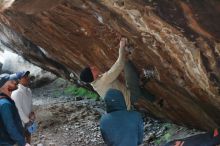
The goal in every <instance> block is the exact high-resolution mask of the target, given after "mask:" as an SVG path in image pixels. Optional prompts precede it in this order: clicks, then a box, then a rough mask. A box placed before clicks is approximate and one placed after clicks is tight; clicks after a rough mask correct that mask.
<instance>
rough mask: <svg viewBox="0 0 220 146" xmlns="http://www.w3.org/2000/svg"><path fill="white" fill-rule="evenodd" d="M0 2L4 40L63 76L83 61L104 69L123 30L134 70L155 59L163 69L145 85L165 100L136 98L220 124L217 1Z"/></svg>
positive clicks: (204, 123) (191, 119) (159, 111)
mask: <svg viewBox="0 0 220 146" xmlns="http://www.w3.org/2000/svg"><path fill="white" fill-rule="evenodd" d="M1 8H2V12H1V14H0V21H1V25H0V29H1V32H0V36H1V37H0V39H1V42H2V43H3V44H4V45H6V46H7V47H9V48H11V49H12V50H14V51H15V52H17V53H19V54H22V55H23V56H24V57H25V58H26V59H28V60H30V61H31V62H33V63H34V64H37V65H39V66H41V67H43V68H44V69H47V70H50V71H53V72H55V73H56V74H59V75H62V76H66V77H68V76H69V73H70V72H74V73H76V74H78V73H79V72H80V70H81V69H82V68H83V67H85V66H87V65H88V64H93V65H96V66H98V67H100V69H101V70H102V71H105V70H107V69H108V68H109V67H110V66H111V65H112V64H113V63H114V61H115V60H116V58H117V55H118V54H117V52H118V49H117V48H118V42H119V39H120V37H121V36H122V35H123V36H127V37H128V38H129V39H130V40H131V42H132V43H133V44H134V46H135V48H136V49H135V52H134V63H135V64H136V66H137V67H138V69H139V71H141V69H142V68H144V67H146V66H147V65H154V66H155V67H156V68H157V69H158V71H159V73H160V79H161V80H160V81H157V82H154V81H151V82H150V83H149V84H148V85H147V86H146V88H148V89H149V90H150V91H152V93H154V94H155V95H157V97H163V98H164V100H165V103H164V107H163V108H160V107H159V106H157V105H154V104H151V103H148V101H143V102H141V103H140V104H142V105H143V106H145V107H146V109H148V110H150V111H151V112H152V113H153V114H154V115H156V116H157V117H160V118H162V119H169V120H172V121H174V122H175V123H179V124H185V125H188V126H192V127H197V128H201V129H210V128H214V127H218V126H220V114H219V112H220V73H219V72H220V44H219V39H220V28H219V26H220V19H219V16H220V2H219V1H217V0H203V1H193V0H187V1H185V0H163V1H159V0H148V1H147V0H135V1H134V0H100V1H98V0H74V1H70V0H56V1H54V0H44V1H41V0H17V1H15V2H14V3H13V4H12V5H11V7H8V8H4V6H2V7H1ZM9 28H10V29H9ZM15 32H16V33H15Z"/></svg>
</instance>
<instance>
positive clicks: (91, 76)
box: [80, 66, 101, 83]
mask: <svg viewBox="0 0 220 146" xmlns="http://www.w3.org/2000/svg"><path fill="white" fill-rule="evenodd" d="M100 74H101V72H100V70H99V69H98V68H97V67H96V66H92V67H86V68H84V69H83V70H82V72H81V73H80V80H81V81H83V82H86V83H91V82H93V81H94V80H96V79H97V78H98V77H99V75H100Z"/></svg>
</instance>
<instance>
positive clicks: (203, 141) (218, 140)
mask: <svg viewBox="0 0 220 146" xmlns="http://www.w3.org/2000/svg"><path fill="white" fill-rule="evenodd" d="M219 145H220V133H219V129H215V130H214V131H211V132H207V133H203V134H198V135H194V136H191V137H187V138H184V139H179V140H174V141H171V142H169V143H167V144H165V145H164V146H219Z"/></svg>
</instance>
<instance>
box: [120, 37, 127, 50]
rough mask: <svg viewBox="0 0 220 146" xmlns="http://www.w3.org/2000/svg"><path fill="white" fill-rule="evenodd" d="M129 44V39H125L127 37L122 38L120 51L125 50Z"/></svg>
mask: <svg viewBox="0 0 220 146" xmlns="http://www.w3.org/2000/svg"><path fill="white" fill-rule="evenodd" d="M127 42H128V39H127V38H125V37H123V38H121V40H120V44H119V45H120V49H122V48H123V49H124V48H125V46H126V44H127Z"/></svg>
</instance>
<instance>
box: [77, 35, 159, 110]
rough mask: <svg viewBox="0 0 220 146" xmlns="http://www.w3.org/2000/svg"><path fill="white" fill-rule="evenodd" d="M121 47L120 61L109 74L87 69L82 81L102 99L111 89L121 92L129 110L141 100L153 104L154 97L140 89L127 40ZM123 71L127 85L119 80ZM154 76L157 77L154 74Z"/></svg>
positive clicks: (83, 73)
mask: <svg viewBox="0 0 220 146" xmlns="http://www.w3.org/2000/svg"><path fill="white" fill-rule="evenodd" d="M119 46H120V47H119V56H118V59H117V61H116V62H115V63H114V65H113V66H112V67H111V68H110V69H109V70H108V71H107V72H105V73H103V74H101V72H100V70H99V69H98V68H97V67H95V66H92V67H86V68H85V69H84V70H83V71H82V72H81V74H80V79H81V81H84V82H86V83H90V84H91V85H92V87H93V88H94V90H95V91H97V93H98V94H99V95H100V96H101V98H104V97H105V94H106V92H107V91H108V90H109V89H111V88H113V89H117V90H119V91H121V92H122V93H123V96H124V98H125V103H126V106H127V109H128V110H130V109H131V103H132V105H135V103H136V102H137V101H138V100H139V98H146V99H148V100H149V101H151V102H154V101H156V98H155V96H154V95H152V94H151V93H150V92H148V91H147V90H145V89H144V88H141V87H140V78H139V75H138V73H137V70H136V68H135V67H134V65H133V63H132V62H131V61H130V60H129V55H130V54H131V49H126V48H127V46H128V40H127V38H122V39H121V41H120V44H119ZM126 50H127V51H126ZM123 70H124V74H125V81H126V85H124V84H122V83H120V81H119V80H118V77H119V75H120V73H121V72H122V71H123ZM151 73H152V72H151ZM152 76H155V75H154V74H153V75H151V77H152Z"/></svg>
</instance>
